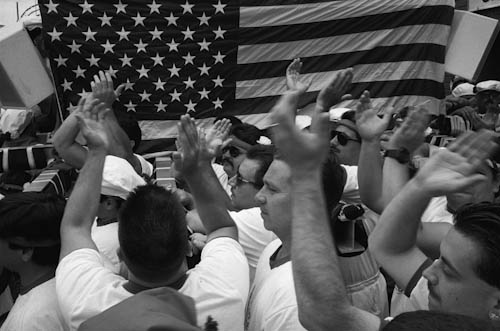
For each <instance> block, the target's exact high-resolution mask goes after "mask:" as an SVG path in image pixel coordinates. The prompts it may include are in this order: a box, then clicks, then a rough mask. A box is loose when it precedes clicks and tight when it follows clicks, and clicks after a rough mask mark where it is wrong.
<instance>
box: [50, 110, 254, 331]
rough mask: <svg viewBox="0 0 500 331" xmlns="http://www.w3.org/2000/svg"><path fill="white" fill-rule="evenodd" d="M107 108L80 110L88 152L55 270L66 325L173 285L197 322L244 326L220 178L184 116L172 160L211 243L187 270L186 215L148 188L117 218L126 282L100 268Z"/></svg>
mask: <svg viewBox="0 0 500 331" xmlns="http://www.w3.org/2000/svg"><path fill="white" fill-rule="evenodd" d="M109 111H110V110H109V109H106V106H105V105H104V104H102V103H101V104H99V105H97V107H95V108H94V109H87V110H86V111H84V112H82V114H81V115H78V121H79V125H80V130H81V132H82V133H83V135H84V136H85V138H86V140H87V142H88V145H89V152H88V156H87V160H86V162H85V165H84V167H83V168H82V171H81V172H80V175H79V177H78V180H77V183H76V185H75V188H74V190H73V193H72V194H71V197H70V200H69V202H68V207H67V210H66V213H65V216H64V219H63V222H62V224H61V237H62V246H61V260H60V263H59V267H58V269H57V275H56V280H57V293H58V298H59V303H60V306H61V310H62V311H63V313H64V315H65V318H66V320H67V321H68V322H69V324H70V327H71V329H72V330H75V329H77V328H78V327H79V325H80V324H81V323H82V322H84V321H85V320H87V319H89V318H91V317H93V316H95V315H97V314H99V313H101V312H103V311H104V310H106V309H108V308H110V307H112V306H114V305H115V304H117V303H119V302H121V301H123V300H125V299H126V298H128V297H130V296H132V295H134V294H135V293H138V292H140V291H142V290H145V289H151V288H160V287H171V288H174V289H177V290H178V291H179V292H181V293H183V294H185V295H188V296H190V297H192V298H193V299H194V301H195V305H196V310H197V313H198V325H203V324H204V323H205V321H206V320H207V317H208V316H212V317H213V319H214V320H216V321H217V323H218V325H219V330H241V329H242V328H243V310H244V306H245V302H246V298H247V295H248V266H247V261H246V258H245V255H244V254H243V250H242V249H241V246H240V245H239V244H238V242H237V238H238V235H237V230H236V226H235V225H234V222H233V221H232V220H231V218H230V217H229V214H228V213H227V210H226V209H225V208H223V209H221V208H213V205H214V199H215V198H214V197H212V196H211V194H210V190H209V187H210V186H211V185H213V183H214V182H215V183H217V184H218V182H217V178H216V177H215V174H214V173H213V170H212V168H211V166H210V158H209V159H203V160H204V161H203V162H201V161H199V159H201V157H200V154H201V153H202V152H200V150H199V148H198V145H197V143H196V142H197V140H198V137H197V134H198V133H197V130H196V127H195V125H194V121H193V120H191V119H190V117H189V116H187V115H186V116H183V117H182V118H181V123H180V124H179V141H180V144H181V147H182V153H175V154H174V159H175V162H176V166H177V168H178V169H179V170H180V171H181V173H182V174H183V176H184V177H185V178H186V181H187V182H188V185H189V187H190V189H191V192H192V194H193V197H194V200H195V203H196V205H197V207H198V211H199V213H200V216H201V219H202V221H203V223H204V226H205V228H206V229H207V233H208V243H207V245H206V246H205V249H204V251H203V254H202V257H201V262H200V263H199V264H198V265H197V266H196V267H195V268H194V269H191V270H190V271H189V272H188V270H187V263H186V260H185V255H186V253H187V233H186V223H185V215H184V210H183V207H182V205H181V203H180V202H179V200H178V198H177V197H176V195H175V194H173V193H172V192H170V191H166V190H165V189H164V188H161V187H157V186H153V185H147V186H142V187H139V188H137V189H136V190H135V191H134V192H133V193H132V194H131V195H130V196H129V197H128V198H127V200H126V201H125V202H124V204H123V206H122V209H121V212H120V214H119V217H118V238H119V241H120V246H121V253H120V256H121V258H122V259H123V261H124V263H125V265H126V267H127V268H128V280H126V279H124V278H123V277H121V276H119V275H116V274H114V273H113V272H112V271H110V270H109V269H107V268H106V267H105V259H104V258H103V257H102V256H101V254H100V253H99V252H98V251H97V248H96V246H95V243H94V242H93V241H92V238H91V235H90V225H91V223H92V220H93V218H94V217H95V214H96V211H97V207H98V200H99V187H100V183H101V179H102V170H103V165H104V160H105V157H106V154H107V153H108V149H109V148H110V146H109V140H108V137H107V134H106V129H105V126H104V124H103V122H104V119H105V117H106V113H107V112H109ZM198 162H200V164H201V163H202V164H203V165H202V166H199V165H198ZM138 309H139V308H138Z"/></svg>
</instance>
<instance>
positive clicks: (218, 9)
mask: <svg viewBox="0 0 500 331" xmlns="http://www.w3.org/2000/svg"><path fill="white" fill-rule="evenodd" d="M212 6H214V8H215V13H216V14H217V13H218V12H220V13H221V14H224V7H226V6H227V5H223V4H222V3H221V2H220V0H219V2H218V3H217V4H216V5H212Z"/></svg>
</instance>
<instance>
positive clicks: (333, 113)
mask: <svg viewBox="0 0 500 331" xmlns="http://www.w3.org/2000/svg"><path fill="white" fill-rule="evenodd" d="M350 110H352V109H350V108H332V109H330V111H329V113H330V121H333V122H336V121H340V118H341V117H342V115H343V114H344V113H345V112H347V111H350Z"/></svg>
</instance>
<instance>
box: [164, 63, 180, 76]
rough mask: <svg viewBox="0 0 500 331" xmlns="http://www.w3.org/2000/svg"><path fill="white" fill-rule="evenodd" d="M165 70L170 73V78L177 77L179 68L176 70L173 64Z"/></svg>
mask: <svg viewBox="0 0 500 331" xmlns="http://www.w3.org/2000/svg"><path fill="white" fill-rule="evenodd" d="M167 70H168V71H170V78H172V77H173V76H177V77H179V71H180V70H181V68H177V67H176V66H175V63H174V64H172V68H167Z"/></svg>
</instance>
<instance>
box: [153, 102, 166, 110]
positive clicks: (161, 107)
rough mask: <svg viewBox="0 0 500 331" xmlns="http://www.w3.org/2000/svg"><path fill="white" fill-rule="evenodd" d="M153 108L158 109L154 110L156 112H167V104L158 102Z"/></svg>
mask: <svg viewBox="0 0 500 331" xmlns="http://www.w3.org/2000/svg"><path fill="white" fill-rule="evenodd" d="M155 106H156V107H157V108H158V109H157V110H156V111H157V112H160V111H163V112H166V111H167V110H166V109H165V108H166V107H167V106H168V104H166V103H163V101H162V100H160V102H159V103H156V104H155Z"/></svg>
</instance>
